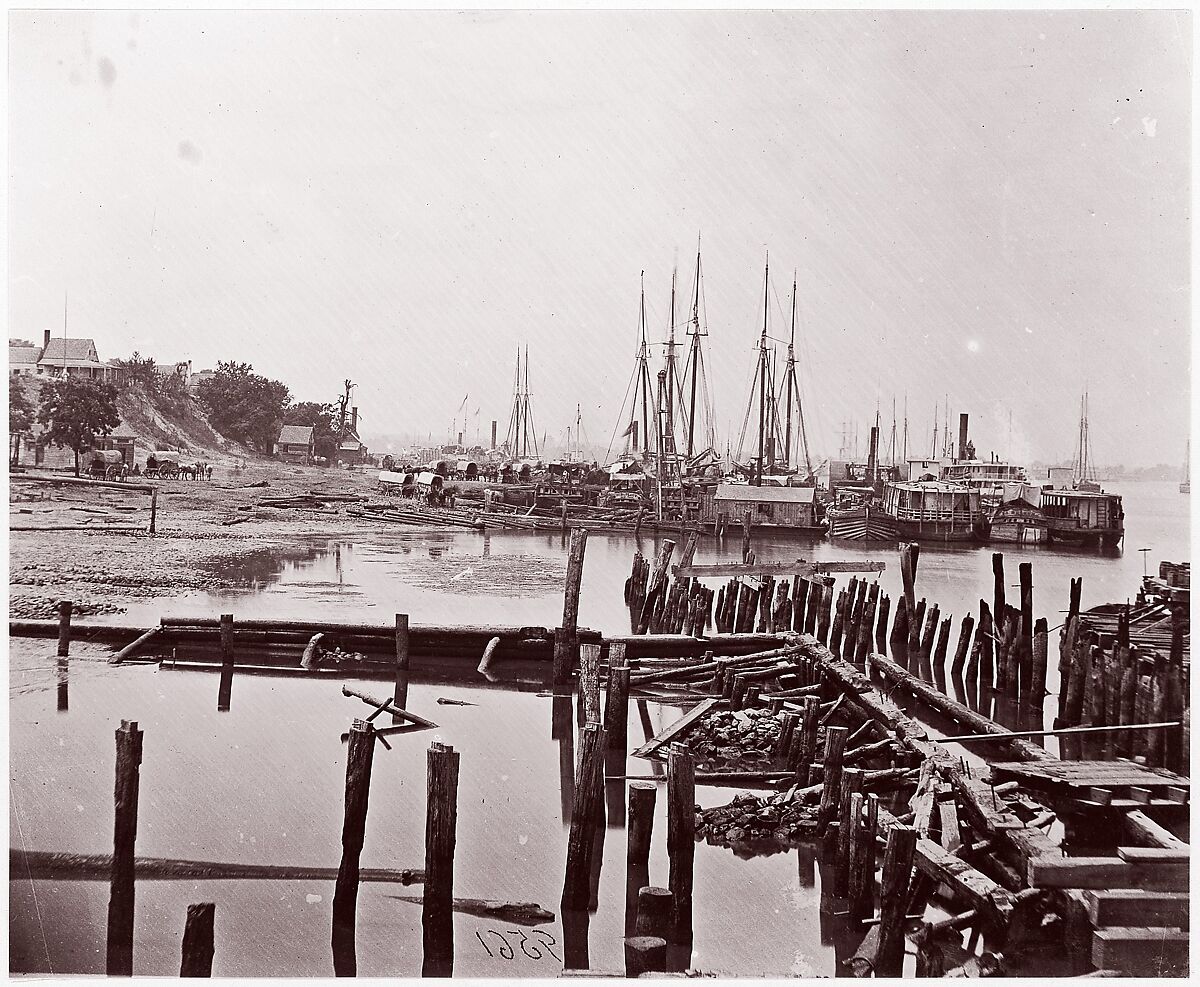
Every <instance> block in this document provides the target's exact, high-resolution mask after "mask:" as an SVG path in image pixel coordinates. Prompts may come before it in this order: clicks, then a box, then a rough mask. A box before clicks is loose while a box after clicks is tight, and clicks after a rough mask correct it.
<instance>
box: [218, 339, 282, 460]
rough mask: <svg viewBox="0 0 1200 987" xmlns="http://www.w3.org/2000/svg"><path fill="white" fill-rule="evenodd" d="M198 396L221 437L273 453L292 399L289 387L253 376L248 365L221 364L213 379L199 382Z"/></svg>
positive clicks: (252, 368)
mask: <svg viewBox="0 0 1200 987" xmlns="http://www.w3.org/2000/svg"><path fill="white" fill-rule="evenodd" d="M197 396H198V397H199V399H200V402H201V404H203V405H204V407H205V409H206V410H207V411H208V420H209V423H210V424H211V425H212V427H213V428H215V429H216V430H217V431H218V432H220V433H221V434H222V435H225V436H227V437H229V438H231V439H234V440H236V441H238V442H241V443H244V444H245V445H248V446H250V447H251V448H253V449H257V450H258V451H259V452H261V453H263V454H264V455H266V454H268V453H270V452H271V450H272V448H273V446H274V443H275V440H276V439H277V438H278V437H279V429H280V427H281V426H282V425H283V421H284V414H285V412H286V411H287V409H288V406H289V405H290V404H291V400H292V396H291V394H290V393H289V391H288V388H287V385H286V384H284V383H282V382H281V381H278V380H269V379H268V378H266V377H263V376H262V375H261V374H256V373H254V367H252V366H251V365H250V364H249V363H236V362H234V361H232V360H230V361H224V360H223V361H221V362H219V363H218V364H217V371H216V373H215V374H213V376H211V377H209V378H208V379H206V380H203V381H201V382H200V386H199V388H198V389H197Z"/></svg>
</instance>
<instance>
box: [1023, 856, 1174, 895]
mask: <svg viewBox="0 0 1200 987" xmlns="http://www.w3.org/2000/svg"><path fill="white" fill-rule="evenodd" d="M1028 879H1029V884H1030V885H1031V886H1032V887H1035V888H1082V889H1087V888H1099V889H1102V890H1108V889H1112V888H1152V889H1156V890H1163V891H1179V890H1186V889H1187V886H1188V867H1187V864H1155V865H1153V866H1145V865H1142V864H1136V865H1135V864H1131V863H1127V862H1126V861H1124V860H1122V859H1121V858H1120V857H1062V858H1060V859H1058V860H1055V859H1053V858H1047V857H1040V858H1034V859H1032V860H1030V861H1029V868H1028Z"/></svg>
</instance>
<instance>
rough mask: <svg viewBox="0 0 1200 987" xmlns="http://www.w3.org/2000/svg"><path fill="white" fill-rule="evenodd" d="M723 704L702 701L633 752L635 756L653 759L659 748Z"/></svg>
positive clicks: (718, 700)
mask: <svg viewBox="0 0 1200 987" xmlns="http://www.w3.org/2000/svg"><path fill="white" fill-rule="evenodd" d="M722 702H723V700H721V699H719V698H712V699H704V700H701V701H700V702H698V703H697V704H696V705H695V706H693V707H692V708H691V709H690V710H688V711H687V712H686V713H684V714H683V716H681V717H680V718H679V719H678V720H676V721H675V722H674V723H672V724H670V725H669V726H667V727H665V728H664V729H663V730H662V731H660V732H659V733H657V734H655V735H654V736H653V737H651V738H650V739H649V740H647V741H646V742H645V743H644V744H642V746H641V747H639V748H638V749H637V750H635V751H633V752H632V754H633V756H634V757H653V756H654V755H655V753H656V752H657V751H658V750H659V748H661V747H662V746H663V745H664V744H668V743H670V742H671V741H672V740H674V739H675V738H676V737H678V736H680V735H681V734H682V733H683V732H684V731H685V730H687V729H688V728H689V727H691V726H692V724H693V723H695V722H696V721H697V720H698V719H700V717H702V716H703V715H704V714H705V713H707V712H708V711H709V710H711V709H713V708H714V707H715V706H717V704H718V703H722Z"/></svg>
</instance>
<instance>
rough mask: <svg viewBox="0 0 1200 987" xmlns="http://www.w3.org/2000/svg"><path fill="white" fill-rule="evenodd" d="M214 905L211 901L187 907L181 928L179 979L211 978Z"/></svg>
mask: <svg viewBox="0 0 1200 987" xmlns="http://www.w3.org/2000/svg"><path fill="white" fill-rule="evenodd" d="M216 908H217V906H216V904H215V903H214V902H211V901H205V902H201V903H200V904H197V905H188V908H187V921H186V923H185V924H184V927H183V956H182V959H181V961H180V964H179V976H180V977H211V976H212V961H213V919H214V913H215V912H216Z"/></svg>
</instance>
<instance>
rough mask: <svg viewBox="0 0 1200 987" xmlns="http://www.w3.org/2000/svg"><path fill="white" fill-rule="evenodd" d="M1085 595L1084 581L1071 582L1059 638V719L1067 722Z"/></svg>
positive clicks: (1073, 580)
mask: <svg viewBox="0 0 1200 987" xmlns="http://www.w3.org/2000/svg"><path fill="white" fill-rule="evenodd" d="M1082 593H1083V580H1082V579H1072V580H1071V596H1070V604H1069V609H1068V610H1067V619H1066V621H1065V622H1064V623H1063V626H1062V630H1061V631H1060V633H1059V636H1058V717H1059V719H1060V720H1064V721H1065V720H1066V708H1067V690H1068V688H1069V686H1070V682H1071V663H1072V657H1073V653H1074V650H1075V638H1076V636H1077V635H1078V626H1079V603H1080V597H1081V596H1082Z"/></svg>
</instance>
